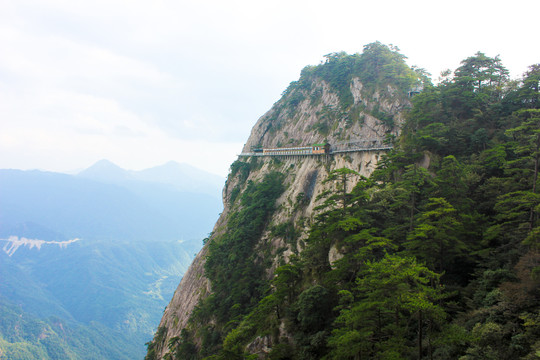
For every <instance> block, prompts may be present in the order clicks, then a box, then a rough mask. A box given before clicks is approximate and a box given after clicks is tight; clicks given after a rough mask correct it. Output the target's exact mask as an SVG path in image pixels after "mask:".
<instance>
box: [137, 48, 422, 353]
mask: <svg viewBox="0 0 540 360" xmlns="http://www.w3.org/2000/svg"><path fill="white" fill-rule="evenodd" d="M326 58H327V59H326V62H325V63H323V64H321V65H318V66H309V67H306V68H305V69H304V70H303V71H302V74H301V77H300V79H299V80H298V81H296V82H293V83H291V85H290V86H289V87H288V89H287V90H286V91H285V92H284V94H283V96H282V98H281V99H280V100H279V101H277V102H276V103H275V104H274V106H273V107H272V108H271V109H270V110H269V111H268V112H267V113H266V114H265V115H263V116H262V117H261V118H260V119H259V120H258V121H257V123H256V124H255V126H254V127H253V130H252V132H251V135H250V137H249V139H248V140H247V142H246V144H245V146H244V148H243V151H242V152H243V153H250V152H252V151H253V150H254V149H257V148H283V147H295V146H309V145H312V144H316V143H329V144H330V145H331V146H332V147H333V149H354V146H353V145H350V144H352V143H354V142H362V143H363V144H366V143H367V142H376V143H382V142H383V141H386V143H387V144H391V142H392V139H393V138H394V137H395V136H396V135H398V134H399V131H400V125H401V124H402V123H403V121H404V110H405V109H407V108H408V107H409V106H410V98H409V95H410V94H409V91H410V89H411V88H414V87H417V86H418V85H419V84H420V83H421V80H420V76H418V75H417V73H416V72H414V71H413V70H412V69H410V68H409V67H408V66H407V65H406V64H405V62H404V57H403V56H402V55H400V54H399V53H398V52H397V51H396V49H394V48H389V47H387V46H384V45H382V44H380V43H374V44H370V45H367V46H365V47H364V52H363V53H362V54H355V55H347V54H344V53H336V54H330V55H327V56H326ZM357 148H358V146H357ZM385 152H386V150H364V151H352V152H344V153H336V154H333V155H319V156H303V157H302V156H289V157H240V158H239V159H238V160H237V161H236V162H235V163H233V164H232V165H231V171H230V174H229V176H228V179H227V183H226V186H225V188H224V190H223V202H224V210H223V213H222V214H221V216H220V218H219V220H218V222H217V223H216V225H215V227H214V230H213V233H212V235H211V236H210V238H209V239H207V243H206V245H205V246H204V248H203V249H202V250H201V252H200V253H199V254H198V255H197V257H196V258H195V259H194V261H193V263H192V265H191V267H190V268H189V270H188V271H187V272H186V273H185V275H184V277H183V279H182V281H181V283H180V285H179V286H178V289H177V290H176V292H175V294H174V297H173V299H172V300H171V302H170V304H169V305H168V306H167V308H166V309H165V312H164V314H163V318H162V320H161V323H160V325H159V328H158V332H157V333H156V336H155V337H154V340H153V342H152V343H151V344H149V353H148V356H147V358H149V359H154V358H155V359H163V358H168V357H169V358H184V357H185V356H186V355H185V354H188V353H193V358H197V357H196V354H198V355H197V356H199V357H204V356H210V355H212V354H215V353H217V352H218V351H219V349H221V343H222V341H223V340H224V339H225V337H226V336H227V334H230V333H231V332H234V331H238V327H239V326H241V322H242V319H244V318H245V317H246V316H247V315H248V314H249V313H250V311H252V310H253V308H254V307H255V306H256V304H257V303H258V302H259V301H260V300H261V299H263V297H264V296H265V295H267V294H268V293H269V292H270V291H271V288H272V286H271V283H270V281H271V279H272V278H274V276H275V274H274V271H275V270H276V268H277V267H278V266H280V265H283V264H287V263H289V261H290V259H291V257H292V258H294V257H295V256H296V255H297V254H299V253H301V252H302V250H303V249H304V248H305V240H306V238H307V236H308V233H309V229H310V228H311V226H312V225H313V223H314V219H315V217H316V215H317V213H318V212H320V210H319V208H318V207H319V206H320V205H321V204H323V202H324V199H323V196H321V195H324V194H325V192H328V191H329V190H331V189H332V188H333V186H334V184H333V183H331V182H326V181H325V179H327V178H328V176H329V175H330V174H331V173H332V172H334V171H335V170H338V169H342V168H348V169H351V170H353V171H354V173H351V174H350V176H347V181H346V182H345V181H344V186H345V187H346V191H351V190H352V189H353V187H354V186H355V185H356V183H357V182H358V181H359V179H361V177H362V176H366V177H367V176H369V175H370V174H371V172H372V171H373V169H374V168H375V167H376V165H377V163H378V161H379V160H380V159H381V156H383V155H384V153H385ZM272 176H274V178H272ZM261 184H262V185H261ZM265 184H266V185H265ZM257 186H259V187H257ZM265 191H266V192H265ZM261 194H262V195H261ZM257 196H259V197H260V196H265V197H267V199H268V200H269V204H266V203H264V204H261V207H263V208H264V209H265V210H264V211H266V212H265V213H264V214H261V215H260V216H259V217H256V216H255V215H253V214H255V213H258V212H262V210H260V207H257V208H255V205H254V203H255V202H257V201H259V200H260V199H258V198H257ZM274 198H275V201H273V199H274ZM246 209H249V211H250V213H249V214H247V213H244V212H242V211H245V210H246ZM247 216H252V217H253V218H249V219H251V220H249V221H250V222H251V223H253V222H256V223H257V224H258V225H257V228H256V229H249V231H247V232H246V234H247V235H242V233H241V231H240V230H239V228H240V227H242V226H247V225H245V224H244V223H243V222H242V221H243V220H242V219H243V217H247ZM246 221H247V220H246ZM236 233H238V234H237V235H235V234H236ZM235 236H236V237H237V238H241V239H247V240H241V241H244V242H249V244H247V245H246V244H244V243H242V244H240V245H238V244H236V241H237V240H235V239H237V238H235ZM229 244H232V245H229ZM235 246H241V247H238V248H239V249H242V250H241V251H243V252H242V253H239V252H240V250H238V252H237V253H236V254H227V255H226V256H227V257H228V259H221V258H219V259H216V256H212V254H211V253H212V251H214V252H218V251H219V252H223V251H228V249H231V248H234V247H235ZM235 256H239V257H243V258H240V259H234V257H235ZM326 256H327V258H328V259H329V260H328V261H329V262H330V263H332V262H333V261H334V260H335V259H338V258H339V257H340V254H339V250H338V249H337V248H336V247H335V246H334V247H332V248H331V249H330V251H329V252H328V253H327V255H326ZM231 259H232V260H231ZM244 260H245V261H244ZM208 261H210V262H211V264H208V263H207V262H208ZM244 262H245V264H244ZM235 264H237V266H236V267H235V266H234V265H235ZM239 268H242V269H243V270H242V271H244V273H243V274H241V275H238V274H236V273H235V271H240V270H238V269H239ZM227 271H230V272H231V273H230V274H228V273H227ZM222 278H224V279H225V280H223V281H226V279H227V278H230V279H233V278H234V279H236V280H237V281H236V280H235V281H236V282H235V283H234V284H229V285H228V286H229V287H232V288H229V289H223V286H222V284H221V283H220V284H218V283H217V282H218V281H219V280H218V279H222ZM248 278H249V280H246V279H248ZM212 280H213V281H212ZM244 281H245V286H244V287H242V286H243V285H242V284H238V283H242V282H244ZM233 288H234V289H233ZM243 291H246V295H245V296H244V297H242V296H241V295H237V293H241V292H243ZM209 299H210V300H209ZM229 306H230V309H229V308H228V307H229ZM212 309H215V311H216V313H215V314H213V313H212V311H213V310H212ZM276 329H277V331H278V332H279V333H280V335H281V336H285V337H286V336H287V334H286V330H285V328H284V324H277V325H276ZM255 333H256V332H255ZM255 335H256V334H254V335H253V336H252V338H253V339H251V340H249V341H246V342H247V343H248V345H247V346H246V348H245V349H244V351H247V352H248V353H261V354H266V353H268V351H269V349H271V348H272V346H273V345H276V344H275V343H272V341H271V339H270V337H268V336H264V334H258V335H259V336H255ZM180 354H182V356H184V357H179V356H180Z"/></svg>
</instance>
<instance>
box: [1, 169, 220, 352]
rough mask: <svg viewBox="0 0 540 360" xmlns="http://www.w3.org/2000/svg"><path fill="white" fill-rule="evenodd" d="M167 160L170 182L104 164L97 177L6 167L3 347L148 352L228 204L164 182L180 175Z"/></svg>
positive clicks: (9, 349)
mask: <svg viewBox="0 0 540 360" xmlns="http://www.w3.org/2000/svg"><path fill="white" fill-rule="evenodd" d="M172 167H173V169H172V171H169V170H170V169H169V170H167V169H162V170H161V172H160V174H161V175H163V176H164V177H166V175H167V173H171V174H172V175H173V176H170V177H169V178H165V179H164V182H165V183H159V182H155V181H150V179H148V180H147V181H143V180H138V179H136V178H135V176H132V175H131V172H129V171H126V170H123V169H120V168H118V167H117V166H115V165H114V164H111V163H107V162H103V161H102V162H100V163H99V164H97V165H96V166H95V167H93V168H92V169H91V170H89V171H88V172H87V173H86V174H87V175H88V176H90V175H92V176H95V177H100V179H101V180H100V181H98V180H92V179H89V178H85V177H82V176H71V175H64V174H57V173H49V172H41V171H19V170H0V278H1V279H2V280H1V282H0V283H1V285H0V303H1V304H2V307H3V309H4V310H5V312H4V313H3V315H2V326H0V349H2V351H4V354H8V355H6V356H8V358H10V359H27V358H33V357H35V358H40V359H56V358H73V359H103V358H107V359H133V358H141V357H143V354H144V343H146V342H147V341H148V340H150V339H151V334H152V333H153V331H154V330H155V326H156V324H157V321H158V319H159V318H160V317H161V315H162V310H163V308H164V306H165V305H166V303H167V301H168V300H169V299H170V298H171V297H172V294H173V292H174V289H175V287H176V285H177V282H178V279H179V278H181V276H182V274H183V273H184V272H185V270H186V268H187V266H188V264H189V263H190V261H191V260H192V258H193V256H194V254H195V253H196V252H197V251H198V250H199V249H200V246H201V240H202V239H203V238H204V237H205V236H206V235H207V234H208V232H209V231H210V230H211V225H212V224H213V222H214V220H215V218H216V217H217V214H218V213H219V211H220V208H221V200H220V197H219V191H217V190H216V189H214V190H212V189H209V188H206V189H205V192H204V193H200V192H198V191H199V190H200V188H197V189H196V190H192V191H185V190H183V191H181V190H178V189H177V188H175V187H174V185H173V184H168V183H167V182H174V181H175V179H176V178H177V177H180V176H182V175H181V173H180V172H179V171H178V168H177V167H176V166H174V165H172ZM175 169H176V170H175ZM158 175H159V174H158ZM189 176H190V175H189V174H185V175H184V177H185V178H189ZM156 179H157V177H156ZM191 181H196V179H195V180H191ZM184 183H186V184H187V183H188V181H187V180H185V181H184ZM209 194H212V195H209ZM8 319H10V320H9V321H7V320H8ZM19 330H20V331H19ZM0 354H1V352H0ZM28 354H32V355H31V356H30V355H28ZM1 357H2V356H1V355H0V358H1Z"/></svg>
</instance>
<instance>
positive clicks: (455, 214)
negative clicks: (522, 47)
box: [147, 43, 540, 360]
mask: <svg viewBox="0 0 540 360" xmlns="http://www.w3.org/2000/svg"><path fill="white" fill-rule="evenodd" d="M402 60H403V58H402V57H401V56H400V55H399V54H398V53H397V52H396V51H395V49H392V48H388V47H385V46H384V45H381V44H379V43H375V44H370V45H367V46H366V47H365V48H364V53H363V54H357V55H352V56H348V55H346V54H330V55H329V56H328V61H327V63H325V64H322V65H320V66H318V67H309V68H307V69H306V70H304V71H303V72H302V77H301V78H300V80H299V81H298V82H295V83H293V84H291V86H290V87H289V89H288V90H287V91H286V92H285V94H284V96H283V98H282V99H281V100H280V101H278V102H277V103H276V104H275V105H274V107H273V108H272V109H271V110H270V111H269V113H267V114H266V115H265V116H263V117H262V118H261V119H260V120H259V122H258V123H257V124H256V126H255V127H254V130H253V132H252V135H251V137H250V139H249V140H248V144H247V145H246V148H245V149H244V152H245V153H249V154H245V155H246V156H245V157H242V158H240V159H239V160H238V161H237V162H235V163H233V164H232V166H231V172H230V174H229V178H228V180H227V184H226V189H225V191H224V194H225V195H226V206H225V210H224V212H223V214H222V216H221V217H220V219H219V221H218V223H217V224H216V226H215V227H214V232H213V234H212V237H211V238H210V239H209V240H208V241H207V243H206V245H205V247H204V248H203V250H202V251H201V253H200V254H199V255H198V256H197V257H196V258H195V259H194V262H193V263H192V265H191V267H190V269H189V270H188V272H187V273H186V275H185V277H184V278H183V279H182V282H181V283H180V285H179V287H178V289H177V291H176V293H175V295H174V297H173V300H172V301H171V303H170V304H169V306H168V307H167V309H166V310H165V313H164V316H163V318H162V321H161V323H160V327H159V328H158V331H157V333H156V334H155V336H154V340H153V342H152V343H150V344H149V347H148V353H147V359H162V358H163V359H206V360H210V359H212V360H216V359H219V360H221V359H223V360H224V359H336V360H337V359H339V360H342V359H351V360H352V359H361V358H369V359H373V358H377V359H428V358H429V359H485V358H490V359H500V360H503V359H535V358H538V356H539V354H540V341H539V340H538V339H539V335H540V322H539V321H538V320H539V318H538V313H539V309H540V296H539V294H540V292H539V290H540V278H539V277H538V271H539V269H540V252H539V249H540V238H539V234H540V221H539V218H540V217H539V211H540V196H539V195H538V185H539V184H538V182H539V176H538V175H539V166H538V164H539V163H540V88H539V86H538V85H539V83H540V82H539V81H540V65H539V64H536V65H533V66H531V67H530V68H529V71H528V72H527V73H526V74H524V77H523V79H521V80H520V81H517V82H514V81H510V79H509V77H508V71H507V70H506V69H505V68H504V66H503V65H502V63H501V61H500V59H499V58H498V57H496V58H490V57H487V56H485V55H484V54H483V53H477V54H475V55H474V56H472V57H469V58H467V59H465V60H463V62H462V64H461V66H460V67H459V68H458V69H456V71H455V72H454V75H453V77H452V78H448V79H446V80H445V81H443V82H441V83H440V84H439V85H437V86H433V85H431V84H430V83H429V82H426V81H424V84H423V90H422V91H421V92H420V93H419V94H416V95H415V96H414V97H412V99H411V98H410V97H408V96H410V95H411V94H412V93H417V91H416V90H418V85H419V84H418V83H415V82H414V81H412V78H414V76H413V75H415V74H417V76H418V78H420V79H421V78H424V77H423V76H422V75H421V71H420V72H412V71H409V72H407V71H400V70H404V66H405V65H404V63H403V62H402ZM424 80H425V78H424ZM407 81H409V82H408V85H409V86H411V87H410V88H409V91H407V86H405V85H406V84H407ZM317 84H324V85H323V86H322V87H320V86H318V85H317ZM358 84H360V85H358ZM517 84H519V85H517ZM413 85H414V86H413ZM317 89H322V90H317ZM325 89H329V92H328V93H326V92H325V91H326V90H325ZM355 89H356V90H355ZM358 89H360V90H358ZM355 93H356V95H355ZM311 95H313V96H311ZM357 95H360V96H357ZM317 99H320V100H321V102H322V107H318V106H319V105H321V102H318V101H317ZM333 99H338V100H337V101H338V102H335V101H334V100H333ZM400 99H401V103H400V102H399V100H400ZM359 100H361V103H360V102H359ZM409 101H411V102H412V104H411V103H409ZM336 104H338V105H339V107H338V108H337V109H338V110H339V112H338V113H337V115H336V116H335V117H332V116H330V115H329V110H331V109H336V107H335V105H336ZM385 104H387V105H385ZM388 104H395V105H394V106H390V107H389V106H388ZM407 107H409V108H408V109H407ZM391 109H395V110H396V111H397V112H396V113H392V112H391ZM405 109H407V110H406V113H403V112H401V110H405ZM356 111H358V112H356ZM334 114H336V113H334ZM355 114H356V115H355ZM375 114H376V115H377V116H375ZM367 115H370V116H372V117H374V118H375V119H376V120H373V119H372V120H373V121H372V122H371V123H370V122H367V121H366V122H364V121H361V124H362V125H358V127H359V129H360V130H359V131H357V130H354V129H355V126H356V125H355V124H356V122H357V121H359V120H360V119H364V120H365V119H366V118H367ZM329 116H330V117H329ZM300 120H302V121H300ZM341 125H343V130H342V129H341V128H340V127H341ZM374 125H375V130H376V128H377V127H380V129H381V130H383V133H385V134H387V135H389V136H388V138H389V139H388V140H393V149H392V150H389V149H387V150H384V152H385V153H384V154H383V153H382V151H383V150H373V149H366V148H364V149H360V148H358V147H356V148H352V149H351V148H350V147H348V148H347V147H343V146H344V145H346V144H344V143H343V141H347V140H348V139H349V135H351V137H352V135H354V136H358V135H362V134H364V135H365V137H366V138H367V139H369V140H370V141H371V140H372V139H373V137H372V136H374V133H379V134H381V131H374V129H373V128H374ZM395 126H398V127H399V128H396V127H395ZM291 134H292V135H291ZM394 134H398V136H397V137H396V138H393V136H392V135H394ZM303 135H305V140H304V138H302V137H301V136H303ZM324 139H332V140H331V141H332V142H331V144H330V145H331V146H335V145H339V147H331V149H337V150H336V152H333V153H330V154H328V155H318V156H309V157H308V156H306V157H304V156H300V155H294V156H293V155H290V154H283V152H290V151H291V149H288V150H285V149H283V147H290V146H288V145H284V144H287V141H289V142H290V144H291V145H302V146H305V145H309V144H310V143H313V142H316V143H322V142H323V141H324ZM354 140H355V141H354V143H355V144H360V143H362V141H359V140H357V139H354ZM376 140H380V139H376ZM364 143H365V142H364ZM348 144H349V145H350V144H351V143H350V142H349V143H348ZM261 148H264V149H265V150H266V151H264V150H262V149H261ZM269 148H282V151H283V152H282V153H281V154H282V155H280V156H268V153H269V152H270V153H278V152H279V151H277V150H271V151H268V150H269ZM378 148H379V149H381V148H382V147H378ZM295 151H297V150H295ZM346 151H347V152H346ZM257 154H259V155H264V156H256V155H257ZM375 163H376V164H377V166H376V168H375V169H374V167H375ZM372 166H373V167H372ZM361 175H369V177H367V176H366V177H363V176H361ZM188 292H189V293H188Z"/></svg>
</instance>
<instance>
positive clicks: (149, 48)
mask: <svg viewBox="0 0 540 360" xmlns="http://www.w3.org/2000/svg"><path fill="white" fill-rule="evenodd" d="M539 13H540V1H537V0H513V1H498V0H491V1H482V0H467V1H462V0H454V1H445V2H441V1H434V0H431V1H405V0H399V1H384V0H381V1H360V0H325V1H319V0H310V1H304V0H301V1H295V0H287V1H284V0H283V1H282V0H272V1H266V0H264V1H257V0H227V1H223V0H199V1H195V0H192V1H183V0H153V1H142V0H91V1H90V0H88V1H77V0H47V1H37V0H36V1H33V0H0V168H16V169H34V168H37V169H42V170H51V171H70V170H74V169H82V168H86V167H88V166H90V165H92V164H93V163H94V162H96V161H98V160H100V159H108V160H110V161H112V162H114V163H116V164H118V165H119V166H122V167H124V168H126V169H134V170H138V169H143V168H147V167H151V166H156V165H160V164H163V163H165V162H167V161H170V160H174V161H178V162H184V163H188V164H191V165H193V166H196V167H199V168H201V169H204V170H207V171H210V172H213V173H217V174H220V175H223V176H225V175H226V174H227V171H228V168H229V165H230V163H231V162H232V161H234V160H235V158H236V154H238V153H239V152H240V151H241V148H242V145H243V143H244V142H245V141H246V140H247V137H248V136H249V133H250V130H251V127H252V126H253V125H254V124H255V122H256V121H257V119H258V118H259V117H260V116H262V115H263V114H264V113H265V112H266V111H267V110H268V109H269V108H270V107H271V105H272V104H273V103H274V102H275V101H277V100H278V99H279V97H280V94H281V92H282V91H283V90H284V89H285V88H286V87H287V85H288V84H289V83H290V82H291V81H294V80H297V79H298V77H299V74H300V70H301V69H302V68H303V67H304V66H306V65H315V64H318V63H320V62H321V60H322V59H323V55H325V54H328V53H330V52H336V51H342V50H343V51H346V52H348V53H356V52H361V51H362V47H363V45H366V44H368V43H371V42H373V41H376V40H378V41H381V42H383V43H385V44H394V45H397V46H398V47H399V48H400V49H401V52H402V53H403V54H404V55H406V56H407V57H408V58H409V59H408V63H409V65H418V66H420V67H423V68H426V69H427V70H428V71H429V72H430V73H431V74H432V75H433V78H434V79H436V78H437V77H438V75H439V74H440V72H441V70H444V69H447V68H450V69H452V70H454V69H455V68H456V67H457V66H459V62H460V61H461V60H463V59H465V58H466V57H468V56H472V55H473V54H474V53H475V52H477V51H482V52H484V53H486V54H487V55H488V56H496V55H498V54H500V56H501V59H502V61H503V64H504V65H505V66H506V67H507V68H508V69H509V70H510V72H511V74H512V76H513V77H517V76H519V75H521V74H522V73H523V72H524V71H525V70H526V69H527V66H528V65H531V64H533V63H538V62H540V46H539V44H538V36H539V27H538V24H539V23H540V19H539V17H538V14H539Z"/></svg>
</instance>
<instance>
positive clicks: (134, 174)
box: [78, 160, 225, 196]
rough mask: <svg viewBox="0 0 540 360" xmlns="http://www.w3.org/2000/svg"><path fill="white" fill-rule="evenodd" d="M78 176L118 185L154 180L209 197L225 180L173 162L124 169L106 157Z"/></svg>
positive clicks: (153, 181) (217, 190)
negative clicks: (139, 168)
mask: <svg viewBox="0 0 540 360" xmlns="http://www.w3.org/2000/svg"><path fill="white" fill-rule="evenodd" d="M78 176H79V177H83V178H87V179H92V180H97V181H101V182H105V183H111V184H119V185H126V184H130V183H134V182H147V183H148V182H149V183H157V184H162V185H167V186H170V188H172V189H175V190H178V191H182V192H196V193H203V194H208V195H212V196H216V195H217V194H221V189H222V188H223V184H224V183H225V178H222V177H220V176H218V175H215V174H211V173H209V172H206V171H203V170H200V169H197V168H195V167H193V166H191V165H187V164H180V163H177V162H175V161H169V162H168V163H166V164H163V165H160V166H156V167H152V168H149V169H145V170H140V171H134V170H124V169H122V168H120V167H119V166H117V165H115V164H113V163H112V162H110V161H108V160H100V161H98V162H96V163H95V164H94V165H92V166H90V167H89V168H88V169H86V170H83V171H81V172H80V173H79V174H78Z"/></svg>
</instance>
